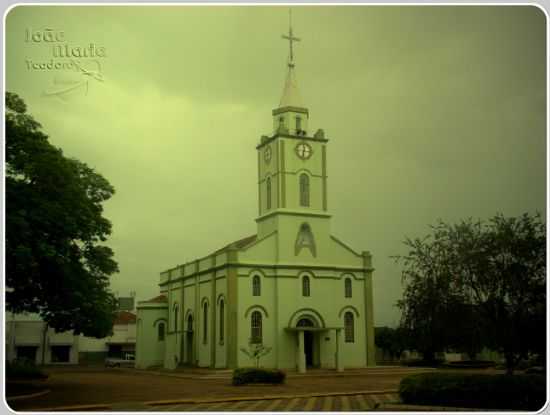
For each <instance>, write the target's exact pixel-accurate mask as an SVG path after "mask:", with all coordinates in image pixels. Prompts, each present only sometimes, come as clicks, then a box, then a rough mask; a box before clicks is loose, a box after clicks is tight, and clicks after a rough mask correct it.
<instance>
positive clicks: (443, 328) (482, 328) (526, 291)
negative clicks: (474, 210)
mask: <svg viewBox="0 0 550 415" xmlns="http://www.w3.org/2000/svg"><path fill="white" fill-rule="evenodd" d="M432 230H433V234H432V235H429V236H428V237H426V238H424V239H422V240H421V239H415V240H411V239H407V240H406V241H405V244H406V245H407V246H408V247H409V248H410V252H409V254H408V255H406V256H403V257H398V258H397V259H398V261H401V262H402V263H403V264H404V270H403V280H404V282H405V283H406V284H407V285H406V287H405V293H404V297H403V299H402V300H401V302H400V303H399V305H400V307H401V308H402V310H403V311H404V313H403V323H404V324H405V325H408V326H410V327H413V328H414V329H417V330H418V331H419V332H420V333H422V329H423V328H424V327H425V326H427V327H428V328H429V329H430V330H431V331H430V330H427V331H428V332H429V334H428V336H427V337H428V340H429V341H431V343H432V347H431V348H432V349H435V350H437V348H438V347H439V348H440V349H442V348H445V347H448V346H452V345H453V342H455V346H456V342H457V338H460V337H461V336H457V335H456V333H457V332H458V333H460V332H461V331H462V332H463V333H465V334H468V336H467V343H468V342H469V343H470V344H472V345H474V347H472V350H471V351H474V349H475V348H480V347H481V345H482V344H483V343H486V344H487V345H488V346H489V347H490V348H492V349H494V350H497V351H499V352H501V353H503V354H504V356H505V359H506V366H507V370H508V373H513V369H514V367H515V365H516V364H517V363H518V361H519V360H520V359H522V358H526V357H527V356H528V354H529V353H530V352H533V353H537V352H538V353H540V352H542V351H543V350H544V349H545V339H546V224H545V223H544V222H543V220H542V218H541V216H540V215H538V214H537V215H534V216H532V215H529V214H524V215H522V216H520V217H518V218H513V217H512V218H506V217H504V216H503V215H496V216H495V217H493V218H491V219H490V220H488V221H486V222H482V221H477V222H474V221H472V220H471V219H470V220H464V221H461V222H460V223H458V224H456V225H449V224H446V223H444V222H441V221H440V222H439V223H438V224H437V225H436V226H433V227H432ZM419 310H420V312H419ZM422 318H427V319H428V321H422V320H421V319H422ZM434 322H435V323H434ZM456 323H458V324H456ZM453 331H454V335H453ZM481 333H484V335H483V336H481ZM433 343H435V345H434V344H433ZM467 343H462V346H463V347H464V346H465V345H467Z"/></svg>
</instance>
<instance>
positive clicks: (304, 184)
mask: <svg viewBox="0 0 550 415" xmlns="http://www.w3.org/2000/svg"><path fill="white" fill-rule="evenodd" d="M300 206H309V176H308V175H307V174H305V173H302V174H300Z"/></svg>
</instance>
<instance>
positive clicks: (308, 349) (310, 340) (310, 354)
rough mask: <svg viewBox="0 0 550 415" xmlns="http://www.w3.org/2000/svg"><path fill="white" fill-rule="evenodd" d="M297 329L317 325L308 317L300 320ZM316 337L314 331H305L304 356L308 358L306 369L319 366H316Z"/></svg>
mask: <svg viewBox="0 0 550 415" xmlns="http://www.w3.org/2000/svg"><path fill="white" fill-rule="evenodd" d="M296 327H312V328H313V327H315V323H314V322H313V321H311V319H309V318H307V317H302V318H301V319H300V320H298V323H297V324H296ZM316 337H317V336H315V334H314V332H313V331H310V330H304V354H305V356H306V367H312V366H317V364H316V360H317V359H316V357H317V356H316V350H315V341H316Z"/></svg>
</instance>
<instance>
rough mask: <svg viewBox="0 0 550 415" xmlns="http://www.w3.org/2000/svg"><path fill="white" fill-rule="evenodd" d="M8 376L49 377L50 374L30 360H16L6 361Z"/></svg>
mask: <svg viewBox="0 0 550 415" xmlns="http://www.w3.org/2000/svg"><path fill="white" fill-rule="evenodd" d="M6 378H7V379H8V380H18V379H47V378H48V375H47V374H45V373H44V372H42V371H41V370H40V369H39V368H38V367H36V365H35V364H34V362H31V361H30V360H14V361H12V362H9V361H7V362H6Z"/></svg>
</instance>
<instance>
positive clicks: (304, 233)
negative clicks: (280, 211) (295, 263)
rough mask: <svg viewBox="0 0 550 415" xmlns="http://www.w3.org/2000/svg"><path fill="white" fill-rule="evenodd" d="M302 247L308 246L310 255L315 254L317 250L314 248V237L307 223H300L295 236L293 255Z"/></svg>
mask: <svg viewBox="0 0 550 415" xmlns="http://www.w3.org/2000/svg"><path fill="white" fill-rule="evenodd" d="M302 248H309V250H310V252H311V255H313V256H314V257H316V256H317V250H316V249H315V239H314V238H313V233H312V232H311V228H310V227H309V225H308V224H307V223H302V225H301V226H300V230H299V231H298V236H297V237H296V244H295V246H294V255H298V254H299V253H300V251H301V250H302Z"/></svg>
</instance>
